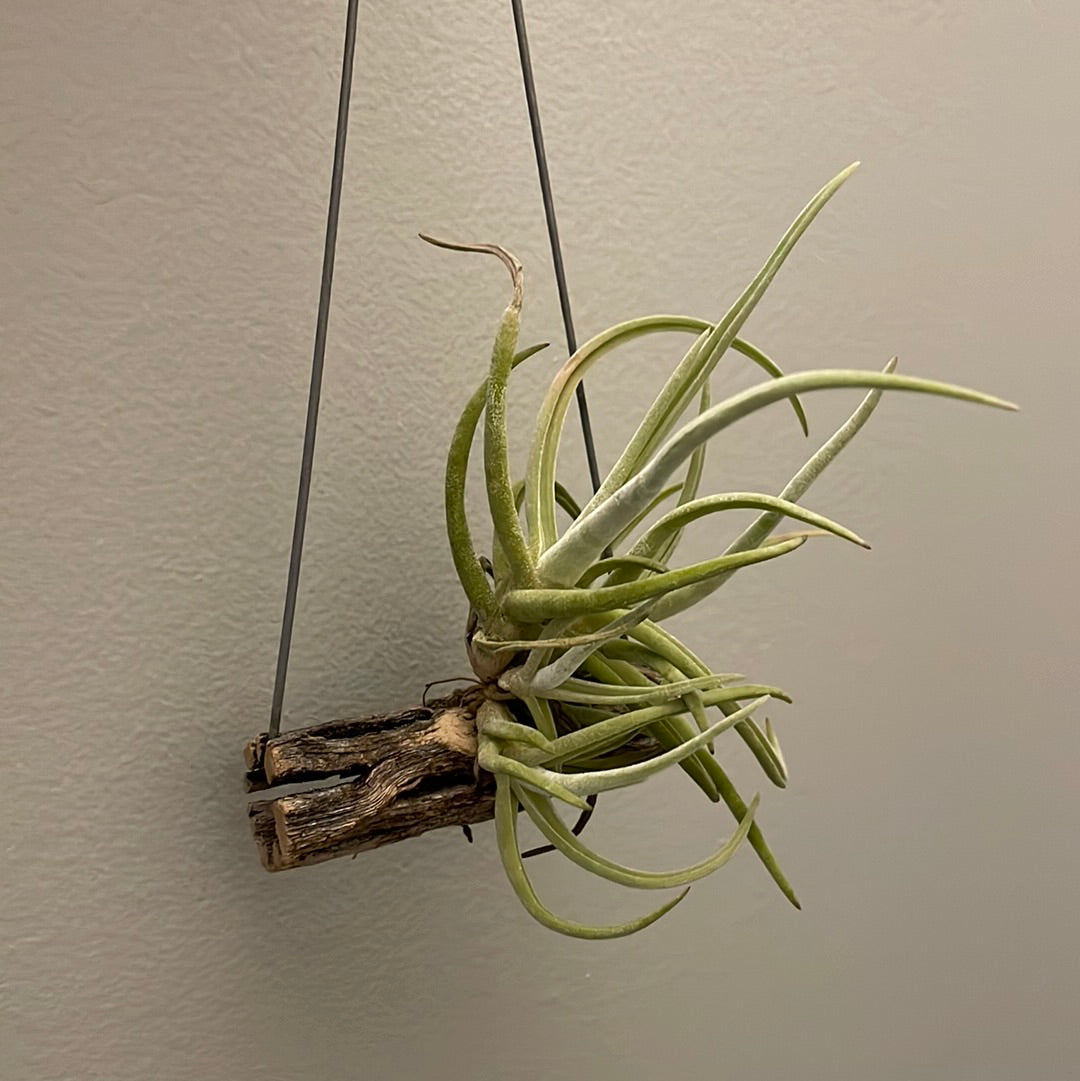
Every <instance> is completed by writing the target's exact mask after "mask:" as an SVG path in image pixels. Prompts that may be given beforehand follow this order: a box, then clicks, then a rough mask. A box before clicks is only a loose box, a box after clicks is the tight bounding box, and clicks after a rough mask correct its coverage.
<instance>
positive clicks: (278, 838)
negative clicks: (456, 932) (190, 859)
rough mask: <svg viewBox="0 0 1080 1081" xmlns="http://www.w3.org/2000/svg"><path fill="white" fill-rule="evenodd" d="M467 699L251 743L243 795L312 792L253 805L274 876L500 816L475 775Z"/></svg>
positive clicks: (474, 700) (485, 781) (254, 824)
mask: <svg viewBox="0 0 1080 1081" xmlns="http://www.w3.org/2000/svg"><path fill="white" fill-rule="evenodd" d="M480 701H481V699H480V697H479V696H478V695H477V694H476V693H475V692H470V691H466V692H463V693H460V694H455V695H452V696H450V697H448V698H444V699H440V700H439V701H437V702H433V703H432V704H431V705H430V706H421V707H418V708H414V709H407V710H402V711H400V712H398V713H387V714H377V715H374V716H368V717H359V718H355V719H353V720H344V721H330V722H328V723H326V724H320V725H315V726H314V727H312V728H301V729H297V730H295V731H292V732H286V733H284V734H282V735H280V736H277V737H275V738H274V739H268V738H267V736H266V734H265V733H264V734H262V735H260V736H257V737H255V739H253V740H251V741H250V742H249V743H248V745H247V747H246V748H245V750H244V765H245V778H244V780H245V786H246V789H247V791H248V792H259V791H265V790H268V789H273V788H276V787H279V786H284V785H288V786H290V788H291V787H292V786H296V785H307V786H308V787H307V788H306V789H305V790H303V791H295V790H292V791H290V792H289V793H287V794H284V795H281V796H278V797H277V798H276V799H262V800H255V801H253V802H251V803H249V804H248V818H249V820H250V822H251V828H252V833H253V834H254V837H255V842H256V845H257V847H258V850H259V857H260V859H261V860H262V864H263V866H264V867H265V868H266V869H267V870H268V871H284V870H288V869H289V868H292V867H306V866H308V865H309V864H314V863H321V862H323V861H324V860H329V859H334V858H336V857H338V856H352V855H356V854H357V853H359V852H364V851H366V850H367V849H370V848H377V847H379V846H380V845H384V844H390V843H393V842H395V841H402V840H405V839H406V838H408V837H415V836H417V835H418V834H421V833H425V832H427V831H428V830H431V829H440V828H442V827H444V826H462V827H468V826H469V825H471V824H473V823H476V822H483V821H486V820H487V819H490V818H492V817H493V815H494V792H493V786H492V784H491V778H490V777H488V776H487V775H486V774H482V773H481V772H480V771H479V770H478V768H477V766H476V709H477V708H478V706H479V704H480Z"/></svg>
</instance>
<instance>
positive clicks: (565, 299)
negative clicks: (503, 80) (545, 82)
mask: <svg viewBox="0 0 1080 1081" xmlns="http://www.w3.org/2000/svg"><path fill="white" fill-rule="evenodd" d="M510 6H511V7H512V8H513V11H514V29H515V31H516V32H517V45H518V56H519V57H520V58H521V79H522V82H523V83H524V84H525V101H526V103H527V104H528V107H529V126H530V127H531V128H532V138H533V149H534V150H535V151H536V172H537V174H538V175H539V177H540V195H541V197H542V198H543V201H544V217H545V218H546V219H547V230H548V240H549V241H550V242H551V261H552V263H553V264H554V266H555V284H556V286H557V287H558V290H559V306H560V307H561V308H562V318H563V326H564V327H565V329H566V348H567V350H568V352H569V353H570V355H571V356H572V355H573V354H574V353H576V352H577V335H576V334H575V333H574V317H573V315H572V314H571V311H570V291H569V290H568V289H567V286H566V269H565V267H564V266H563V256H562V245H561V244H560V243H559V225H558V222H557V221H556V220H555V200H554V198H553V196H552V194H551V176H550V174H549V172H548V163H547V152H546V151H545V150H544V133H543V130H542V129H541V127H540V107H539V105H537V102H536V81H535V79H534V78H533V69H532V57H531V56H530V55H529V37H528V34H527V33H526V30H525V11H524V9H523V6H522V0H510ZM577 405H578V415H579V416H580V417H581V434H582V437H583V438H584V440H585V457H586V458H587V459H588V463H589V479H590V480H591V481H592V488H593V491H594V492H595V491H596V490H597V488H599V487H600V467H599V466H598V465H597V461H596V445H595V444H594V442H593V433H592V424H591V423H590V421H589V403H588V401H587V400H586V398H585V384H584V383H578V386H577Z"/></svg>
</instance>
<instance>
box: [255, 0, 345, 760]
mask: <svg viewBox="0 0 1080 1081" xmlns="http://www.w3.org/2000/svg"><path fill="white" fill-rule="evenodd" d="M358 6H359V0H348V9H347V12H346V16H345V48H344V53H343V56H342V61H341V91H340V93H339V95H338V112H337V131H336V133H335V136H334V167H333V171H332V172H331V174H330V201H329V205H328V207H327V214H326V243H325V246H324V248H323V263H322V282H321V286H320V289H319V314H318V316H317V318H316V320H315V349H314V352H313V355H312V359H311V386H310V389H309V390H308V405H307V423H306V425H305V428H304V451H303V455H302V456H301V459H300V486H299V489H298V491H297V494H296V517H295V519H294V521H293V536H292V549H291V550H290V553H289V579H288V583H287V585H286V587H285V610H284V613H283V614H282V617H281V641H280V643H279V644H278V657H277V670H276V672H275V674H274V697H273V701H272V703H271V706H270V727H269V734H270V737H271V739H272V738H273V737H274V736H276V735H277V734H278V732H280V731H281V707H282V704H283V702H284V700H285V676H286V674H287V672H288V669H289V648H290V646H291V644H292V630H293V619H294V617H295V615H296V594H297V589H298V587H299V585H300V557H301V555H302V554H303V550H304V526H305V525H306V523H307V508H308V496H309V495H310V493H311V463H312V460H313V459H314V457H315V429H316V427H317V425H318V420H319V398H320V395H321V393H322V373H323V361H324V360H325V357H326V327H327V323H328V321H329V318H330V291H331V288H332V286H333V281H334V253H335V251H336V249H337V230H338V214H339V211H340V209H341V179H342V175H343V174H344V171H345V137H346V134H347V133H348V127H349V95H350V92H351V90H352V73H353V56H354V54H355V52H356V13H357V8H358Z"/></svg>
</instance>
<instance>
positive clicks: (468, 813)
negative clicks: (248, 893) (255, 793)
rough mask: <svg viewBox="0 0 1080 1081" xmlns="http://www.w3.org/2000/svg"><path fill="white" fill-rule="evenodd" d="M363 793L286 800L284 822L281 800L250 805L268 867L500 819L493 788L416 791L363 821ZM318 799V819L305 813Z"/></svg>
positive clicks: (352, 790)
mask: <svg viewBox="0 0 1080 1081" xmlns="http://www.w3.org/2000/svg"><path fill="white" fill-rule="evenodd" d="M362 791H363V786H362V785H358V784H357V783H356V782H352V781H350V782H346V783H344V784H340V785H334V786H333V787H332V788H330V789H322V790H319V791H317V792H305V793H300V794H298V795H294V796H291V797H283V798H288V799H290V800H293V801H296V802H294V803H293V804H292V806H291V809H289V810H287V811H285V812H284V813H283V814H281V815H280V817H279V814H276V813H275V805H276V804H278V803H280V802H281V801H280V800H259V801H257V802H254V803H252V804H250V805H249V807H248V815H249V817H250V819H251V827H252V833H253V834H254V835H255V841H256V844H257V846H258V849H259V857H260V859H261V860H262V865H263V867H265V868H266V870H268V871H286V870H289V869H290V868H293V867H307V866H309V865H311V864H316V863H323V862H324V861H326V860H331V859H335V858H337V857H338V856H355V855H357V854H358V853H360V852H366V851H368V850H369V849H372V848H378V847H379V846H380V845H385V844H393V843H395V842H397V841H404V840H406V839H407V838H409V837H418V836H419V835H420V834H421V833H426V832H427V831H428V830H433V829H442V828H443V827H445V826H459V827H460V826H468V825H475V824H476V823H478V822H486V821H488V820H489V819H491V818H493V817H494V815H495V798H494V794H493V793H492V791H491V790H490V788H487V787H483V786H478V785H476V784H475V783H468V784H454V785H448V786H446V787H444V788H436V789H434V790H432V791H426V790H425V791H418V792H411V793H409V794H407V795H404V796H401V797H399V798H398V799H396V800H394V802H393V803H390V804H388V805H387V806H385V807H383V808H382V809H381V810H380V811H378V812H376V813H375V814H372V815H368V816H367V817H362V816H361V817H360V818H359V821H358V818H357V816H356V814H355V812H354V810H353V807H354V805H355V801H356V800H357V799H358V798H359V795H361V794H362ZM327 792H330V793H333V794H334V797H336V801H337V805H336V806H332V805H331V803H328V802H327V797H326V796H325V795H324V793H327ZM314 796H317V797H320V799H319V805H320V812H321V813H320V815H319V816H316V817H314V818H313V817H312V816H310V815H309V814H307V813H306V812H307V811H308V810H309V808H308V807H306V805H305V800H306V799H307V798H308V797H314ZM293 815H295V816H296V820H295V821H293V820H292V816H293ZM281 818H284V829H285V832H286V836H287V837H289V838H291V839H292V841H293V843H292V844H291V845H290V847H289V849H288V850H287V851H284V852H283V851H282V849H281V845H280V844H279V843H278V828H279V824H280V821H281ZM330 822H333V823H335V824H336V828H334V827H331V826H330ZM314 838H317V843H309V839H314Z"/></svg>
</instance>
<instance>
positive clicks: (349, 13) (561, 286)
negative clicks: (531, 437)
mask: <svg viewBox="0 0 1080 1081" xmlns="http://www.w3.org/2000/svg"><path fill="white" fill-rule="evenodd" d="M358 4H359V0H348V7H347V10H346V16H345V46H344V52H343V57H342V62H341V90H340V93H339V95H338V111H337V129H336V133H335V136H334V163H333V169H332V171H331V175H330V198H329V201H328V205H327V215H326V242H325V246H324V248H323V263H322V279H321V284H320V288H319V309H318V315H317V317H316V320H315V347H314V351H313V355H312V360H311V384H310V387H309V389H308V403H307V421H306V423H305V427H304V449H303V453H302V455H301V459H300V483H299V488H298V490H297V494H296V514H295V517H294V519H293V535H292V547H291V549H290V552H289V574H288V580H287V583H286V587H285V607H284V611H283V613H282V618H281V639H280V642H279V644H278V656H277V667H276V670H275V674H274V693H273V698H272V701H271V706H270V724H269V727H268V734H269V738H270V739H273V738H274V737H275V736H277V735H278V734H279V733H280V731H281V712H282V705H283V703H284V700H285V677H286V675H287V673H288V668H289V651H290V648H291V645H292V631H293V622H294V619H295V616H296V597H297V593H298V590H299V585H300V560H301V556H302V554H303V550H304V529H305V526H306V524H307V509H308V498H309V496H310V494H311V467H312V462H313V460H314V457H315V432H316V429H317V427H318V420H319V399H320V396H321V393H322V377H323V364H324V361H325V358H326V333H327V325H328V323H329V318H330V294H331V290H332V288H333V281H334V255H335V252H336V250H337V233H338V217H339V214H340V210H341V184H342V178H343V176H344V173H345V141H346V137H347V135H348V127H349V99H350V94H351V90H352V77H353V60H354V57H355V53H356V23H357V8H358ZM511 8H512V10H513V16H514V28H515V32H516V35H517V44H518V56H519V59H520V63H521V76H522V82H523V83H524V87H525V100H526V103H527V105H528V110H529V125H530V128H531V129H532V138H533V148H534V150H535V153H536V169H537V174H538V176H539V180H540V194H541V198H542V200H543V204H544V217H545V220H546V222H547V231H548V239H549V241H550V243H551V260H552V264H553V265H554V269H555V284H556V287H557V288H558V292H559V306H560V308H561V309H562V318H563V326H564V328H565V331H566V347H567V352H568V354H573V353H575V352H576V351H577V338H576V335H575V333H574V320H573V315H572V312H571V309H570V294H569V290H568V288H567V284H566V271H565V267H564V264H563V256H562V246H561V244H560V242H559V227H558V222H557V220H556V217H555V202H554V198H553V196H552V192H551V177H550V174H549V171H548V164H547V153H546V151H545V149H544V135H543V131H542V129H541V127H540V110H539V105H538V104H537V99H536V83H535V80H534V78H533V70H532V58H531V56H530V54H529V40H528V36H527V33H526V28H525V12H524V9H523V3H522V0H511ZM577 404H578V414H579V416H580V418H581V431H582V437H583V439H584V442H585V455H586V458H587V460H588V464H589V477H590V480H591V482H592V488H593V491H594V492H595V491H596V490H597V488H599V487H600V471H599V467H598V465H597V461H596V447H595V444H594V442H593V433H592V425H591V424H590V421H589V406H588V402H587V400H586V397H585V386H584V383H582V384H579V386H578V388H577ZM587 814H588V812H585V815H586V816H587ZM583 825H584V822H583V821H579V823H578V824H577V826H576V827H575V831H577V830H579V829H580V828H581V827H582V826H583Z"/></svg>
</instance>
